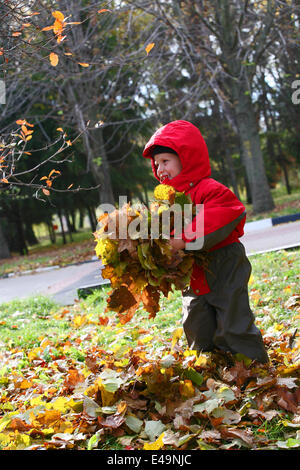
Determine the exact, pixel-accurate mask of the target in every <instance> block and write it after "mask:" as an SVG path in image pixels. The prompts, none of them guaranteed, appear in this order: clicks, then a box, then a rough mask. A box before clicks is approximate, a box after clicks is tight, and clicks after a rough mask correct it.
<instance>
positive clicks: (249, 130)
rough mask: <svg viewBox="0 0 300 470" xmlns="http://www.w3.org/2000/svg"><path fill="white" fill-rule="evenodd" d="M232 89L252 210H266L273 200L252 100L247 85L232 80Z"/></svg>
mask: <svg viewBox="0 0 300 470" xmlns="http://www.w3.org/2000/svg"><path fill="white" fill-rule="evenodd" d="M245 85H246V84H245ZM232 91H233V97H234V102H235V114H236V122H237V127H238V133H239V138H240V142H241V148H242V155H243V162H244V165H245V169H246V172H247V177H248V182H249V185H250V191H251V196H252V204H253V212H254V213H259V212H266V211H269V210H272V209H273V208H274V202H273V198H272V195H271V191H270V187H269V184H268V180H267V177H266V172H265V167H264V161H263V155H262V151H261V146H260V140H259V133H258V129H257V123H256V119H255V114H254V109H253V105H252V101H251V99H250V98H249V96H248V91H247V86H243V83H241V82H240V83H237V82H233V86H232Z"/></svg>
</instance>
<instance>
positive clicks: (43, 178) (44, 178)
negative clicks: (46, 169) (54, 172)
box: [40, 176, 48, 181]
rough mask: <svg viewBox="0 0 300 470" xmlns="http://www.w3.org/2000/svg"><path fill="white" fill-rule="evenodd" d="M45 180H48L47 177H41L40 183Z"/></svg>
mask: <svg viewBox="0 0 300 470" xmlns="http://www.w3.org/2000/svg"><path fill="white" fill-rule="evenodd" d="M46 179H48V177H47V176H42V178H41V179H40V181H42V180H46Z"/></svg>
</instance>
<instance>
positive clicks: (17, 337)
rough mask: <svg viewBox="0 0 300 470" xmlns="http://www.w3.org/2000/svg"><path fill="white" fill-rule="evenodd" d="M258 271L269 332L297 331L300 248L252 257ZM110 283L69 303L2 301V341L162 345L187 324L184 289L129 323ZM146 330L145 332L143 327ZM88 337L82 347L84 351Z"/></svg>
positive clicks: (257, 292)
mask: <svg viewBox="0 0 300 470" xmlns="http://www.w3.org/2000/svg"><path fill="white" fill-rule="evenodd" d="M251 263H252V268H253V270H252V275H251V278H250V282H249V297H250V301H251V305H252V308H253V310H254V312H255V315H256V320H257V323H258V324H259V326H260V328H262V329H263V330H264V331H265V333H266V334H267V333H268V331H269V330H272V331H273V329H274V327H275V328H277V330H278V332H280V331H281V330H282V328H285V331H286V332H288V331H291V332H292V331H293V330H294V329H295V328H296V324H295V321H298V323H299V314H298V317H297V315H296V320H295V315H292V313H293V311H292V310H291V309H289V308H287V306H286V302H287V301H288V300H289V299H290V298H291V297H292V296H293V295H296V294H299V291H300V289H299V287H300V276H299V264H300V250H299V249H295V250H290V251H280V252H269V253H264V254H260V255H255V256H252V257H251ZM109 290H110V287H104V288H103V289H101V290H96V291H94V293H93V294H92V295H90V296H89V297H87V298H86V299H85V300H82V301H80V302H79V303H77V304H75V305H74V306H71V307H69V308H63V307H60V306H59V305H57V304H55V303H54V302H53V301H52V300H50V299H49V298H47V297H43V296H37V297H32V298H29V299H26V300H14V301H12V302H8V303H4V304H2V305H0V332H1V341H2V346H5V345H6V346H10V347H22V348H26V349H28V348H32V347H34V346H36V345H38V344H39V342H40V338H41V337H42V336H47V337H50V338H51V340H52V341H54V342H60V341H61V340H62V338H64V337H67V336H70V335H71V337H72V338H73V339H74V340H76V338H77V337H79V336H81V337H82V335H83V336H84V335H86V336H89V335H90V336H91V337H90V338H89V341H92V342H94V343H95V344H97V345H98V346H101V347H103V348H109V349H111V350H112V351H114V352H116V351H118V353H119V354H121V353H122V350H125V349H126V348H127V347H128V346H129V345H130V346H131V347H136V346H137V345H138V342H139V341H141V338H142V341H143V342H144V343H146V342H147V341H151V344H152V345H153V344H156V346H157V348H159V347H161V346H162V344H163V343H164V341H166V340H167V341H170V338H171V337H172V332H173V331H174V329H175V328H177V327H178V326H180V324H181V294H180V292H175V293H173V294H171V295H170V296H169V298H168V299H166V298H165V297H162V299H161V310H160V312H158V314H157V316H156V318H155V319H154V320H151V319H150V320H149V319H148V314H147V313H146V312H145V311H143V309H142V308H140V309H139V311H138V313H137V316H136V317H134V318H133V320H131V321H130V322H129V323H127V324H126V325H125V327H123V326H122V325H120V324H119V323H118V320H117V316H116V315H115V314H114V313H113V312H108V313H104V310H105V306H106V297H107V293H108V291H109ZM143 331H144V332H145V333H143ZM83 345H84V341H81V347H80V348H78V351H80V350H82V351H83V349H82V348H83Z"/></svg>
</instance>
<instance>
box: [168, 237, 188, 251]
mask: <svg viewBox="0 0 300 470" xmlns="http://www.w3.org/2000/svg"><path fill="white" fill-rule="evenodd" d="M170 245H171V247H172V248H173V250H174V251H177V250H184V248H185V241H183V240H181V239H180V238H171V239H170Z"/></svg>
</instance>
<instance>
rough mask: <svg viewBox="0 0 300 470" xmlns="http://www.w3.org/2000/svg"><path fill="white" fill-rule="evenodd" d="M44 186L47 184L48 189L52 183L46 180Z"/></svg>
mask: <svg viewBox="0 0 300 470" xmlns="http://www.w3.org/2000/svg"><path fill="white" fill-rule="evenodd" d="M46 184H47V186H48V188H51V186H52V181H51V180H47V181H46Z"/></svg>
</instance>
